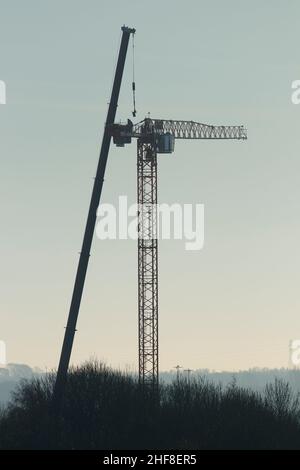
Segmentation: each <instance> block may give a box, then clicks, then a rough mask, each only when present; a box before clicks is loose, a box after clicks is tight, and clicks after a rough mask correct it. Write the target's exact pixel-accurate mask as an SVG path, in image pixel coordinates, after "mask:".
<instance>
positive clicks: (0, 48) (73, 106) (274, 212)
mask: <svg viewBox="0 0 300 470" xmlns="http://www.w3.org/2000/svg"><path fill="white" fill-rule="evenodd" d="M299 17H300V3H299V2H298V1H296V0H290V1H289V2H285V1H283V0H282V1H279V0H263V1H258V0H253V1H252V2H246V1H241V0H227V1H226V2H224V1H222V0H219V1H215V2H211V3H209V2H206V1H202V0H197V1H195V0H187V1H186V2H178V1H174V0H173V1H170V0H164V1H163V2H162V1H157V0H153V1H152V2H150V3H149V2H146V1H143V0H139V1H129V0H128V1H121V0H115V1H114V2H111V1H99V0H86V1H83V0H81V1H79V0H75V1H74V0H72V1H71V0H60V1H58V0H52V1H51V2H50V1H47V2H46V1H37V0H27V1H26V2H24V1H21V0H19V1H17V0H10V1H9V2H8V1H4V0H0V80H4V81H5V82H6V85H7V104H6V105H5V106H3V105H2V106H1V107H0V136H1V138H0V158H1V182H0V188H1V198H0V208H1V244H0V250H1V251H0V256H1V258H0V259H1V263H0V279H1V283H0V286H1V287H0V313H1V329H0V339H1V340H4V341H6V344H7V355H8V357H7V359H8V361H10V362H25V363H28V364H30V365H33V366H34V365H37V366H40V367H45V366H47V367H48V368H50V367H54V366H56V365H57V361H58V357H59V353H60V348H61V342H62V338H63V333H64V326H65V324H66V319H67V313H68V308H69V302H70V298H71V291H72V287H73V281H74V276H75V270H76V266H77V261H78V252H79V250H80V247H81V242H82V236H83V229H84V224H85V219H86V213H87V209H88V204H89V198H90V193H91V187H92V178H93V176H94V174H95V169H96V164H97V159H98V154H99V148H100V143H101V137H102V130H103V124H104V120H105V116H106V110H107V102H108V100H109V95H110V88H111V84H112V78H113V73H114V66H115V62H116V57H117V52H118V47H119V40H120V35H121V31H120V27H121V25H122V24H124V23H125V24H127V25H129V26H132V27H135V28H136V30H137V33H136V38H135V46H136V58H135V60H136V87H137V109H138V116H137V119H138V120H141V119H143V118H144V116H145V115H146V113H147V112H148V111H151V115H152V116H153V117H158V118H166V119H168V118H173V119H186V120H189V119H191V120H194V121H200V122H206V123H209V124H224V125H226V124H244V125H245V126H246V127H247V128H248V135H249V139H248V141H247V142H217V141H211V142H209V141H207V142H206V141H194V142H189V141H180V142H176V148H175V153H174V154H173V155H172V156H168V155H161V156H160V157H159V200H160V202H170V203H173V202H185V203H189V202H190V203H197V202H198V203H203V204H205V216H206V219H205V223H206V227H205V246H204V249H203V250H202V251H200V252H187V251H185V250H184V245H183V243H182V242H180V241H171V242H168V241H163V242H161V244H160V251H159V255H160V268H159V272H160V289H159V298H160V361H161V368H162V369H169V368H171V367H172V366H174V365H175V364H177V363H180V364H182V365H183V366H184V367H191V368H198V367H207V368H214V369H243V368H248V367H252V366H260V367H263V366H266V367H279V366H287V365H288V359H289V340H290V339H295V338H299V337H300V294H299V285H300V251H299V246H298V245H299V239H300V236H299V235H300V214H299V205H300V185H299V179H300V171H299V170H300V160H299V153H300V141H299V122H300V105H299V106H295V105H293V104H292V103H291V99H290V96H291V83H292V81H293V80H295V79H300V58H299V39H300V37H299V36H300V33H299ZM131 68H132V54H131V48H129V51H128V60H127V64H126V71H125V74H124V80H123V85H122V89H121V96H120V100H119V108H118V118H122V119H123V120H125V119H127V117H130V114H131V110H132V104H131V100H132V97H131V79H132V78H131ZM135 171H136V147H135V144H133V145H131V146H128V147H127V148H126V149H117V148H114V147H111V152H110V155H109V162H108V167H107V175H106V181H105V186H104V191H103V201H104V202H111V201H117V198H118V196H119V195H121V194H128V196H129V198H130V200H132V202H134V201H135V194H136V174H135ZM136 268H137V253H136V243H135V242H134V241H107V242H100V241H99V240H97V239H95V240H94V244H93V249H92V257H91V261H90V265H89V271H88V277H87V282H86V289H85V292H84V297H83V302H82V308H81V311H80V316H79V323H78V333H77V336H76V340H75V343H74V350H73V355H72V361H73V362H75V363H78V362H82V361H83V360H85V359H88V358H89V357H91V356H93V355H94V356H97V357H99V358H100V359H105V360H106V361H107V362H108V363H110V364H112V365H115V366H118V365H120V366H121V367H126V366H129V367H131V368H134V367H136V362H137V305H136V295H137V272H136Z"/></svg>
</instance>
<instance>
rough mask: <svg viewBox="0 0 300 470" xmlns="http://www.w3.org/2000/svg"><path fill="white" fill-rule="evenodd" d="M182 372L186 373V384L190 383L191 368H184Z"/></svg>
mask: <svg viewBox="0 0 300 470" xmlns="http://www.w3.org/2000/svg"><path fill="white" fill-rule="evenodd" d="M184 372H186V373H187V382H188V385H190V383H191V377H190V375H191V372H193V369H184Z"/></svg>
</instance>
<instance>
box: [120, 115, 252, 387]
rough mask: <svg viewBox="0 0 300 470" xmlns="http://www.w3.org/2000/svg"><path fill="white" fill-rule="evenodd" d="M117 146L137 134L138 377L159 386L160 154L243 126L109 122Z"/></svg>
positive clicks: (239, 132)
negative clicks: (178, 144)
mask: <svg viewBox="0 0 300 470" xmlns="http://www.w3.org/2000/svg"><path fill="white" fill-rule="evenodd" d="M111 134H112V136H113V141H114V143H115V144H116V145H117V146H118V147H124V145H125V144H130V143H131V141H132V138H136V139H137V199H138V334H139V382H140V384H141V385H142V386H143V387H146V388H147V389H150V390H152V391H154V392H155V391H156V390H157V388H158V366H159V360H158V359H159V356H158V234H157V155H158V154H160V153H173V152H174V146H175V140H176V139H218V140H222V139H223V140H241V139H242V140H243V139H246V138H247V132H246V129H245V128H244V127H243V126H212V125H207V124H202V123H198V122H194V121H177V120H164V119H151V118H145V119H144V120H143V121H141V122H138V123H137V124H133V123H132V121H131V120H130V119H128V121H127V124H113V125H112V126H111Z"/></svg>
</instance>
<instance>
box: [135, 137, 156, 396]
mask: <svg viewBox="0 0 300 470" xmlns="http://www.w3.org/2000/svg"><path fill="white" fill-rule="evenodd" d="M137 199H138V316H139V319H138V324H139V382H140V384H141V385H142V386H143V387H147V388H150V389H151V390H153V391H155V390H156V389H157V387H158V273H157V267H158V263H157V245H158V243H157V214H156V210H157V206H156V204H157V154H156V151H155V147H154V145H153V144H152V143H151V142H150V143H149V142H148V143H145V142H143V141H142V140H141V139H139V140H138V145H137Z"/></svg>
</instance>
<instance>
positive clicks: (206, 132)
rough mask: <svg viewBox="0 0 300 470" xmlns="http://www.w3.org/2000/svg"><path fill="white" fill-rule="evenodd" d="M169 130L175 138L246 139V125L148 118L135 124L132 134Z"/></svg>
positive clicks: (136, 135)
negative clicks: (212, 124) (223, 124)
mask: <svg viewBox="0 0 300 470" xmlns="http://www.w3.org/2000/svg"><path fill="white" fill-rule="evenodd" d="M167 132H169V133H170V134H172V135H174V137H175V139H246V138H247V131H246V129H245V128H244V126H211V125H208V124H202V123H199V122H194V121H178V120H177V121H174V120H165V119H151V118H146V119H144V120H143V121H141V122H138V123H137V124H135V125H134V126H133V129H132V136H133V137H138V136H139V135H145V134H152V133H156V134H165V133H167Z"/></svg>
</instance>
